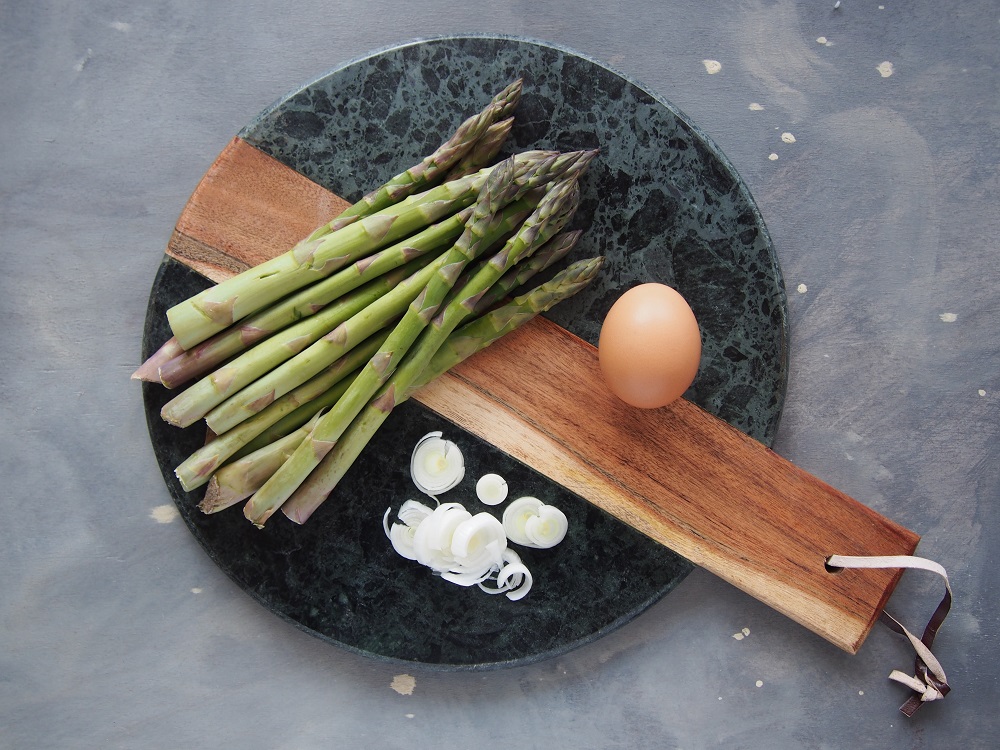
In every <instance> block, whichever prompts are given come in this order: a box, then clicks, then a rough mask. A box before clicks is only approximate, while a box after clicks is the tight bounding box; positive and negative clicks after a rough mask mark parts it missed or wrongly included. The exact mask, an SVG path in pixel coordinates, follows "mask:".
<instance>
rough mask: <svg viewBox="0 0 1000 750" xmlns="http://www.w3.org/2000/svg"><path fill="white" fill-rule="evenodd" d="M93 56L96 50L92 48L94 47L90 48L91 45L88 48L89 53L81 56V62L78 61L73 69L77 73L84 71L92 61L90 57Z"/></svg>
mask: <svg viewBox="0 0 1000 750" xmlns="http://www.w3.org/2000/svg"><path fill="white" fill-rule="evenodd" d="M93 56H94V50H92V49H90V47H88V48H87V54H85V55H84V56H83V57H81V58H80V62H78V63H77V64H76V65H74V66H73V69H74V70H75V71H76V72H77V73H82V72H83V69H84V68H85V67H87V63H88V62H90V58H92V57H93Z"/></svg>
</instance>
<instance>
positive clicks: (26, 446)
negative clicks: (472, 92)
mask: <svg viewBox="0 0 1000 750" xmlns="http://www.w3.org/2000/svg"><path fill="white" fill-rule="evenodd" d="M474 31H475V32H479V31H483V32H502V33H512V34H520V35H526V36H531V37H536V38H541V39H545V40H548V41H552V42H556V43H558V44H561V45H565V46H567V47H570V48H572V49H575V50H578V51H580V52H583V53H585V54H587V55H589V56H591V57H594V58H597V59H599V60H602V61H603V62H605V63H608V64H609V65H611V66H613V67H615V68H617V69H618V70H621V71H623V72H625V73H627V74H628V75H630V76H631V77H633V78H635V79H637V80H639V81H640V82H642V83H643V84H645V85H646V86H647V87H649V88H650V89H652V90H654V91H656V92H658V93H659V94H661V95H662V96H664V97H666V98H667V99H669V100H671V101H672V102H673V103H674V104H676V105H677V106H678V107H679V108H680V109H681V110H682V111H684V112H685V113H686V114H687V115H689V116H690V117H691V118H692V119H693V120H694V121H695V122H697V123H698V124H699V125H700V126H701V127H702V128H703V129H704V130H705V131H706V132H707V133H708V134H709V136H711V137H712V138H713V139H714V140H715V141H716V142H717V143H718V144H719V145H720V146H721V147H722V149H723V150H724V151H725V153H726V154H727V155H728V156H729V158H730V159H731V160H732V162H733V163H734V164H735V165H736V168H737V169H738V170H739V171H740V172H741V174H742V175H743V177H744V178H745V179H746V180H747V182H748V184H749V186H750V189H751V191H752V192H753V194H754V196H755V198H756V199H757V201H758V203H759V204H760V207H761V210H762V212H763V214H764V217H765V220H766V221H767V223H768V227H769V229H770V231H771V233H772V234H773V237H774V240H775V243H776V245H777V248H778V252H779V255H780V258H781V262H782V264H783V269H784V273H785V277H786V283H787V286H788V292H789V298H790V305H789V308H790V313H791V330H792V339H791V345H792V351H791V382H790V386H789V391H788V400H787V406H786V410H785V415H784V419H783V422H782V425H781V430H780V434H779V438H778V441H777V444H776V449H777V450H778V451H779V452H780V453H781V454H783V455H785V456H786V457H788V458H789V459H791V460H792V461H794V462H796V463H797V464H798V465H800V466H802V467H803V468H805V469H807V470H809V471H811V472H813V473H814V474H816V475H817V476H819V477H821V478H822V479H824V480H826V481H828V482H830V483H831V484H833V485H835V486H837V487H839V488H840V489H842V490H844V491H846V492H848V493H849V494H851V495H853V496H854V497H856V498H858V499H859V500H861V501H863V502H865V503H866V504H868V505H870V506H872V507H874V508H875V509H876V510H878V511H879V512H881V513H883V514H885V515H887V516H890V517H892V518H893V519H895V520H897V521H899V522H900V523H902V524H904V525H905V526H908V527H909V528H911V529H913V530H915V531H917V532H918V533H920V534H922V535H923V541H922V543H921V546H920V552H921V554H923V555H925V556H927V557H930V558H933V559H935V560H937V561H939V562H940V563H942V564H943V565H944V566H945V567H946V568H947V569H948V570H949V572H950V574H951V577H952V582H953V585H954V588H955V592H956V604H955V608H954V611H953V613H952V615H951V617H950V618H949V619H948V621H947V622H946V623H945V625H944V627H943V628H942V630H941V633H940V635H939V638H938V641H937V644H936V648H935V651H936V653H937V654H938V655H939V656H940V658H941V660H942V662H943V664H944V666H945V668H946V669H947V671H948V675H949V678H950V680H951V682H952V685H953V692H952V694H951V695H950V696H949V697H948V698H947V699H946V700H945V701H943V702H940V703H936V704H932V705H928V706H926V707H925V708H924V709H923V710H922V711H920V712H919V713H918V714H917V716H915V717H914V718H913V719H906V718H905V717H903V716H902V715H901V714H899V713H898V712H897V707H898V705H899V704H900V703H901V702H902V701H903V699H904V698H905V697H906V696H907V691H906V690H905V689H903V688H901V687H899V686H898V685H896V684H894V683H891V682H889V681H888V680H887V674H888V672H889V671H890V670H891V669H893V668H899V669H903V670H909V669H911V667H912V656H911V652H910V651H909V650H908V648H907V646H906V645H905V643H903V642H902V641H901V639H900V638H899V637H898V636H896V635H894V634H892V633H890V632H889V631H888V630H886V629H885V628H881V627H879V628H876V630H875V631H874V632H873V634H872V636H871V637H870V638H869V640H868V642H867V643H866V644H865V646H864V647H863V649H862V650H861V652H860V653H859V654H857V655H855V656H849V655H847V654H845V653H842V652H840V651H838V650H837V649H836V648H834V647H833V646H830V645H829V644H827V643H826V642H824V641H822V640H820V639H819V638H818V637H816V636H814V635H812V634H811V633H809V632H807V631H805V630H803V629H802V628H800V627H799V626H797V625H795V624H793V623H791V622H790V621H788V620H786V619H785V618H783V617H781V616H780V615H777V614H775V613H774V612H772V611H771V610H769V609H768V608H767V607H765V606H763V605H761V604H759V603H757V602H755V601H754V600H752V599H750V598H749V597H747V596H745V595H743V594H742V593H740V592H739V591H737V590H735V589H733V588H732V587H730V586H728V585H727V584H724V583H722V582H720V581H719V580H717V579H715V578H713V577H712V576H710V575H708V574H707V573H704V572H702V571H695V573H693V574H692V575H690V576H689V577H688V578H687V579H686V580H685V581H684V582H683V583H682V584H681V585H680V586H679V587H678V589H677V590H676V591H675V592H673V593H671V594H670V595H669V596H668V597H666V599H664V600H663V601H662V602H660V603H659V604H658V605H656V606H654V607H653V608H652V609H650V610H649V611H648V612H646V613H645V614H643V615H642V616H640V617H639V618H638V619H637V620H635V621H634V622H632V623H630V624H629V625H627V626H626V627H624V628H622V629H620V630H618V631H616V632H615V633H613V634H611V635H609V636H608V637H605V638H603V639H601V640H599V641H597V642H595V643H592V644H590V645H588V646H586V647H584V648H582V649H579V650H576V651H573V652H571V653H569V654H567V655H565V656H562V657H559V658H557V659H553V660H550V661H546V662H543V663H540V664H537V665H533V666H529V667H523V668H517V669H513V670H506V671H499V672H491V673H483V674H477V673H463V674H439V673H425V672H421V671H418V670H402V669H397V668H393V667H391V666H386V665H385V664H379V663H374V662H372V661H370V660H366V659H364V658H361V657H359V656H356V655H353V654H350V653H346V652H342V651H340V650H338V649H336V648H333V647H331V646H329V645H326V644H324V643H322V642H320V641H318V640H316V639H313V638H311V637H309V636H308V635H306V634H304V633H302V632H300V631H298V630H297V629H295V628H293V627H291V626H289V625H288V624H286V623H284V622H282V621H281V620H279V619H278V618H276V617H274V616H273V615H271V614H270V613H269V612H267V611H266V610H264V609H263V608H261V607H260V606H259V605H257V604H256V603H254V602H253V601H251V600H250V599H249V598H248V597H247V596H246V595H245V594H244V593H243V592H242V591H240V590H239V589H238V588H237V587H235V586H234V585H233V584H232V583H231V582H230V581H229V580H228V579H227V578H226V577H225V576H224V575H223V574H222V573H220V572H219V570H218V569H217V568H216V567H215V565H214V564H213V563H212V562H211V561H210V560H209V559H208V558H207V556H206V555H205V554H204V553H203V552H202V550H201V549H200V548H199V547H198V546H197V544H196V543H195V542H194V540H193V539H192V537H191V535H190V534H189V532H188V531H187V529H186V528H185V527H184V526H183V524H182V523H180V522H179V521H173V522H171V518H172V516H171V514H170V513H169V503H170V498H169V495H168V493H167V491H166V488H165V487H164V485H163V482H162V480H161V478H160V476H159V473H158V470H157V467H156V463H155V461H154V459H153V455H152V450H151V448H150V445H149V441H148V438H147V434H146V426H145V424H144V420H143V411H142V403H141V397H140V393H139V389H138V387H137V386H136V384H134V383H131V382H129V379H128V376H129V374H130V373H131V372H132V370H133V369H134V368H135V366H136V365H137V364H138V357H139V343H140V334H141V328H142V320H143V314H144V310H145V305H146V297H147V293H148V290H149V286H150V283H151V281H152V278H153V274H154V273H155V271H156V268H157V266H158V264H159V262H160V258H161V255H162V251H163V248H164V246H165V244H166V241H167V239H168V237H169V234H170V231H171V228H172V227H173V224H174V222H175V220H176V218H177V216H178V214H179V213H180V211H181V209H182V208H183V206H184V204H185V202H186V200H187V198H188V196H189V195H190V193H191V191H192V189H193V188H194V186H195V185H196V184H197V182H198V180H199V179H200V177H201V175H202V174H203V173H204V171H205V170H206V169H207V167H208V166H209V165H210V164H211V162H212V160H213V159H214V158H215V156H216V155H217V154H218V152H219V151H220V150H221V149H222V147H223V146H224V145H225V143H226V142H227V141H228V140H229V139H230V138H231V137H232V136H233V135H234V134H235V133H236V132H237V131H238V130H239V129H240V127H242V126H243V125H244V124H245V123H247V122H248V121H249V120H250V119H251V118H252V117H253V116H254V115H255V114H256V113H257V112H259V111H260V110H261V109H263V108H264V107H265V106H267V105H268V104H270V103H271V102H272V101H273V100H274V99H276V98H277V97H279V96H280V95H282V94H283V93H284V92H286V91H287V90H289V89H292V88H294V87H295V86H297V85H299V84H301V83H302V82H304V81H307V80H309V79H311V78H313V77H315V76H317V75H319V74H321V73H323V72H325V71H326V70H328V69H329V68H332V67H334V66H335V65H337V64H339V63H341V62H343V61H345V60H347V59H350V58H353V57H356V56H359V55H361V54H364V53H365V52H367V51H369V50H371V49H374V48H379V47H384V46H388V45H392V44H396V43H399V42H402V41H406V40H409V39H411V38H414V37H418V36H431V35H441V34H451V33H461V32H474ZM998 39H1000V12H998V8H997V5H996V4H995V3H994V2H992V0H961V1H959V2H956V3H950V4H943V3H937V2H931V0H917V1H916V2H905V3H904V2H893V1H892V0H883V2H882V4H880V3H879V2H861V0H843V1H842V2H841V3H840V7H839V8H836V9H835V8H834V2H833V0H822V1H821V2H800V3H795V2H791V1H790V0H773V1H765V0H744V1H743V2H732V3H711V4H710V3H701V2H695V1H694V0H686V1H684V0H669V1H667V2H660V1H659V0H655V1H654V0H644V1H642V2H634V3H622V2H618V3H609V4H592V3H584V2H571V0H554V1H553V2H546V3H524V2H499V3H494V4H492V5H491V6H490V7H477V4H474V3H456V2H450V1H447V0H430V1H429V2H425V3H402V2H387V1H383V0H366V2H351V1H348V0H334V1H332V2H330V1H328V2H316V1H315V0H307V1H306V2H295V3H286V2H282V3H279V2H266V1H265V0H257V1H255V2H251V1H248V2H239V3H222V2H219V3H202V2H194V1H192V0H174V1H173V2H162V3H155V2H148V1H146V0H143V1H137V2H121V1H119V2H114V1H111V0H108V1H107V2H96V1H94V0H87V1H83V2H68V1H67V0H62V1H59V0H46V1H40V2H30V3H29V2H18V1H17V0H6V1H5V2H0V133H2V138H0V143H2V146H0V248H2V264H3V265H2V271H0V319H2V321H3V324H2V328H0V384H2V386H3V391H2V392H3V397H2V399H0V482H2V484H0V487H2V490H0V512H2V525H3V534H2V538H3V543H2V544H0V748H4V749H6V748H18V749H20V748H187V747H215V748H230V747H234V748H235V747H240V748H296V749H298V748H320V747H358V748H396V747H398V748H425V747H432V746H433V747H473V746H475V747H482V746H486V745H487V744H489V745H490V746H498V747H500V746H510V747H521V748H530V747H548V748H557V747H558V748H562V747H565V748H581V749H583V748H595V749H597V748H600V749H609V748H639V747H643V748H684V749H687V750H690V749H691V748H887V747H900V748H924V747H927V748H930V747H934V748H992V747H996V746H997V745H998V743H1000V720H998V716H997V711H996V707H997V703H998V690H997V676H996V665H997V657H996V646H997V630H998V625H1000V618H998V615H997V600H998V598H1000V595H998V586H997V582H996V581H997V578H996V576H995V571H994V569H993V567H992V566H993V565H995V564H996V561H997V558H998V552H1000V512H998V507H997V500H998V494H1000V492H998V490H1000V468H998V467H1000V462H998V459H1000V443H998V441H997V415H998V404H1000V376H998V373H1000V343H998V329H1000V326H998V323H1000V305H998V300H1000V293H998V282H1000V263H998V256H997V253H998V250H1000V242H998V239H997V238H998V234H1000V216H998V210H997V201H998V197H1000V190H998V186H1000V185H998V174H1000V171H998V157H997V150H996V146H997V139H998V131H1000V72H998V70H997V66H998V63H1000V53H998V45H997V42H998ZM706 60H714V61H717V62H718V63H719V64H720V65H721V68H720V69H719V70H718V72H714V73H710V72H709V70H710V69H714V66H712V65H710V64H709V65H706V63H704V62H703V61H706ZM890 64H891V66H890ZM785 133H788V134H791V136H792V137H794V142H787V141H790V140H791V137H789V136H784V137H783V134H785ZM940 594H941V587H940V583H939V581H938V580H936V579H934V578H933V577H932V576H929V575H928V576H924V575H922V574H913V573H908V574H907V575H906V576H904V579H903V582H902V584H901V586H900V587H899V589H898V590H897V593H896V594H895V596H894V597H893V599H892V600H891V602H890V605H889V608H890V610H891V611H892V612H894V613H896V614H898V615H899V616H900V617H901V618H902V619H903V620H904V622H907V623H908V624H911V625H912V626H913V627H914V628H920V627H922V625H923V622H924V621H925V620H926V617H927V616H928V614H929V612H930V611H931V609H932V608H933V606H934V605H935V604H936V603H937V600H938V598H939V596H940ZM744 629H747V630H748V631H749V635H746V636H745V637H743V638H742V639H739V640H738V639H736V638H734V637H733V636H734V634H737V633H740V634H742V633H743V632H745V631H744ZM404 672H406V673H407V674H408V675H409V677H410V678H412V680H411V679H407V678H400V675H401V674H403V673H404Z"/></svg>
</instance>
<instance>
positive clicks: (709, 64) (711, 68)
mask: <svg viewBox="0 0 1000 750" xmlns="http://www.w3.org/2000/svg"><path fill="white" fill-rule="evenodd" d="M701 64H702V65H704V66H705V72H706V73H708V74H709V75H710V76H711V75H715V74H716V73H718V72H719V71H720V70H722V63H720V62H719V61H718V60H702V61H701Z"/></svg>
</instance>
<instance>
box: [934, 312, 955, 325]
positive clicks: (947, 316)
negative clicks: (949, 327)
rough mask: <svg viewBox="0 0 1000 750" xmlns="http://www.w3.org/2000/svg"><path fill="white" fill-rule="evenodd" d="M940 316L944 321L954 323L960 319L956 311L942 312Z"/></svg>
mask: <svg viewBox="0 0 1000 750" xmlns="http://www.w3.org/2000/svg"><path fill="white" fill-rule="evenodd" d="M938 317H939V318H941V322H942V323H954V322H955V321H956V320H958V316H957V315H956V314H955V313H941V314H940V315H938Z"/></svg>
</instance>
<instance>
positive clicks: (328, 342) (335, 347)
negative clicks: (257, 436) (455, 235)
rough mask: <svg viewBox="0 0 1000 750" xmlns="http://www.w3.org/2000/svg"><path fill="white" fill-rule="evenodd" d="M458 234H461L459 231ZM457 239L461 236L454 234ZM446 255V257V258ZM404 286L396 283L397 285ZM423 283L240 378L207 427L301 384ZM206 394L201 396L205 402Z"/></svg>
mask: <svg viewBox="0 0 1000 750" xmlns="http://www.w3.org/2000/svg"><path fill="white" fill-rule="evenodd" d="M531 208H532V200H531V199H522V200H519V201H515V202H514V203H512V204H510V205H508V206H507V207H506V208H504V210H503V211H502V212H499V213H498V214H497V215H496V221H495V223H494V224H493V225H491V226H489V227H484V234H483V236H482V238H481V239H482V240H483V241H484V242H485V244H486V246H489V245H492V244H493V243H494V242H496V241H497V240H499V239H500V238H502V237H503V236H504V235H506V234H507V233H509V232H510V231H511V230H512V229H514V228H515V227H516V226H517V225H518V224H519V223H521V222H522V221H523V220H524V218H525V217H526V216H527V215H528V214H529V213H530V211H531ZM463 236H464V235H463ZM459 239H460V241H461V238H459ZM449 256H450V257H449ZM453 258H454V255H453V251H452V250H449V251H448V252H446V253H444V254H443V255H442V256H440V257H438V258H437V259H435V261H434V263H433V264H432V267H430V271H429V273H427V274H424V275H423V276H421V279H422V280H423V282H424V284H427V283H428V282H429V280H431V279H433V278H435V277H436V276H437V275H438V274H440V273H445V272H446V269H449V268H450V267H451V266H452V264H453V263H454V262H455V261H454V259H453ZM403 286H404V285H403V284H400V288H402V287H403ZM422 289H423V287H420V288H417V284H410V283H409V281H408V282H407V283H406V285H405V292H402V291H400V292H398V293H397V291H396V290H393V293H392V294H391V295H386V298H385V299H381V300H378V301H376V302H374V303H372V304H371V306H370V307H368V308H365V309H363V310H360V311H358V312H357V313H356V314H354V315H353V316H352V317H350V318H348V319H346V320H344V321H343V322H342V323H340V324H339V325H338V326H337V327H336V328H334V329H333V330H329V329H328V330H329V332H328V333H326V335H324V336H322V337H317V338H316V339H315V340H314V341H313V342H310V345H309V346H307V347H303V348H302V350H301V351H299V352H297V353H296V354H295V356H293V357H291V358H288V359H287V361H285V362H283V363H282V364H281V365H280V366H278V367H275V368H274V369H273V370H271V371H270V372H267V373H266V374H263V373H260V374H255V377H254V379H253V382H243V381H241V388H242V390H240V391H236V390H235V389H228V391H227V394H228V397H227V398H226V399H225V400H224V401H223V400H219V401H216V404H218V405H217V406H214V408H212V409H211V411H208V412H206V414H207V416H206V421H207V422H208V426H209V427H211V428H212V430H214V431H215V432H225V431H227V430H230V429H232V428H233V427H234V426H235V425H237V424H239V423H240V422H241V421H242V420H244V419H247V418H248V417H250V416H253V415H254V414H256V413H257V412H258V411H260V409H261V408H262V407H263V406H266V405H267V404H268V403H270V400H271V399H274V398H277V397H280V396H281V395H283V394H285V393H287V392H288V391H289V390H291V389H292V388H294V387H295V386H297V385H299V384H301V383H303V382H305V381H306V380H307V379H309V378H311V377H312V376H313V375H315V374H316V373H317V372H319V371H320V370H322V369H323V368H324V367H326V366H327V365H329V364H330V363H331V362H332V361H333V360H335V359H336V358H337V357H339V356H341V355H342V354H343V353H344V352H345V351H347V350H349V349H350V348H351V347H352V346H353V345H354V344H355V343H357V342H358V341H360V340H362V339H364V338H366V337H368V336H369V335H371V333H372V332H373V331H374V330H378V329H379V328H382V327H383V326H385V325H386V324H387V323H388V320H387V319H386V315H385V314H383V311H390V312H391V313H392V317H395V316H397V315H400V314H402V313H403V311H404V309H405V308H406V305H408V304H410V302H412V301H413V300H414V298H416V296H417V295H418V294H420V293H421V292H422ZM208 395H210V394H207V395H205V396H204V397H205V399H206V401H205V403H207V399H208Z"/></svg>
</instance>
